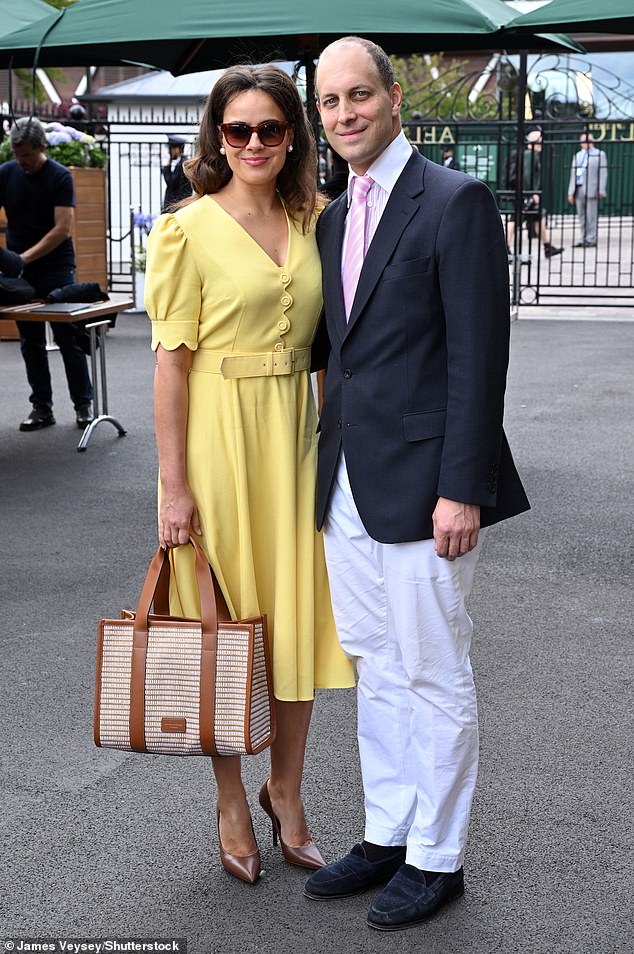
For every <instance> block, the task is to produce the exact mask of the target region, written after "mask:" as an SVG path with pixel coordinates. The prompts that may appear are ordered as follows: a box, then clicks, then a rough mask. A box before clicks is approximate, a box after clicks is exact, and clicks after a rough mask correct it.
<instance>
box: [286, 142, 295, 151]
mask: <svg viewBox="0 0 634 954" xmlns="http://www.w3.org/2000/svg"><path fill="white" fill-rule="evenodd" d="M286 151H287V152H292V151H293V143H291V144H290V146H287V148H286Z"/></svg>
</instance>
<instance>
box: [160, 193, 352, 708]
mask: <svg viewBox="0 0 634 954" xmlns="http://www.w3.org/2000/svg"><path fill="white" fill-rule="evenodd" d="M288 229H289V243H288V253H287V258H286V262H285V263H284V265H283V266H281V267H279V266H278V265H277V264H276V263H275V262H274V261H273V260H272V259H271V258H270V257H269V256H268V255H267V253H266V252H265V251H264V250H263V249H262V248H261V247H260V246H259V245H258V244H257V242H256V241H255V240H254V239H253V238H251V236H250V235H249V234H248V233H247V232H246V231H245V230H244V229H243V228H242V227H241V226H240V225H239V224H238V223H237V222H236V221H235V219H233V218H232V216H230V215H229V213H227V212H226V211H225V210H224V209H223V208H222V207H221V206H220V205H218V203H217V202H216V201H215V200H214V198H213V197H212V196H204V197H202V198H200V199H197V200H196V201H195V202H193V203H191V204H190V205H188V206H186V207H184V208H182V209H180V210H179V211H177V212H175V213H173V214H167V215H162V216H161V217H160V218H159V219H158V220H157V222H156V223H155V225H154V228H153V229H152V232H151V234H150V237H149V240H148V257H147V274H146V283H145V304H146V308H147V311H148V314H149V316H150V318H151V320H152V348H153V349H154V350H156V348H157V347H158V346H159V344H160V345H162V346H163V348H166V349H167V350H173V349H174V348H177V347H178V346H179V345H182V344H185V345H186V346H187V347H188V348H189V349H190V350H191V351H193V352H194V355H193V359H192V370H191V372H190V374H189V383H188V390H189V407H188V419H187V445H186V454H187V478H188V482H189V486H190V488H191V491H192V493H193V495H194V499H195V501H196V506H197V508H198V513H199V516H200V521H201V529H202V546H203V549H204V551H205V553H206V555H207V558H208V560H209V563H210V565H211V566H212V567H213V569H214V572H215V573H216V576H217V578H218V582H219V583H220V586H221V588H222V590H223V593H224V595H225V597H226V599H227V604H228V606H229V609H230V611H231V614H232V617H233V618H234V619H239V618H246V617H250V616H254V615H259V614H260V613H266V614H267V617H268V629H269V641H270V645H271V650H272V654H271V655H272V660H273V684H274V691H275V696H276V698H278V699H280V700H283V701H297V700H306V699H312V698H313V695H314V689H315V688H336V687H337V688H338V687H346V686H352V685H353V684H354V679H353V671H352V664H351V662H350V660H348V659H347V657H346V656H345V654H344V653H343V651H342V650H341V648H340V646H339V643H338V641H337V635H336V631H335V625H334V621H333V617H332V609H331V604H330V593H329V589H328V578H327V575H326V566H325V560H324V553H323V542H322V538H321V534H319V533H317V531H316V529H315V480H316V440H317V438H316V425H317V419H316V411H315V406H314V399H313V393H312V387H311V382H310V374H309V371H308V370H303V371H299V372H297V371H296V372H295V373H290V374H279V375H274V374H271V375H268V376H267V375H265V376H255V377H254V376H245V377H225V376H224V374H223V372H222V371H221V370H220V368H219V364H220V362H221V361H222V360H223V356H225V355H232V356H233V355H253V354H264V353H266V352H272V353H275V352H280V351H282V352H283V353H285V354H286V355H288V354H289V349H302V348H306V347H308V346H309V345H310V344H311V342H312V340H313V337H314V334H315V330H316V327H317V322H318V319H319V313H320V310H321V305H322V300H321V270H320V265H319V255H318V252H317V246H316V242H315V236H314V232H310V233H309V234H307V235H303V234H302V233H301V230H300V229H299V228H298V227H296V226H295V224H294V223H293V221H292V220H291V219H290V218H288ZM283 356H284V354H283ZM249 367H250V368H251V369H252V359H251V360H250V364H249ZM234 368H235V362H234ZM173 564H174V573H173V574H172V577H173V586H172V589H171V592H170V609H171V612H172V613H174V614H176V615H183V616H189V617H199V616H200V607H199V601H198V593H197V587H196V579H195V575H194V567H193V551H192V548H191V547H180V548H178V549H177V550H176V551H174V554H173Z"/></svg>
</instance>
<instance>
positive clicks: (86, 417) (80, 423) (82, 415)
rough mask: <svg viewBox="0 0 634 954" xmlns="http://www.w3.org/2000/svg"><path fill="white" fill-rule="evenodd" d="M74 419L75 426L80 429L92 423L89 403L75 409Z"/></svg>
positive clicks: (92, 418)
mask: <svg viewBox="0 0 634 954" xmlns="http://www.w3.org/2000/svg"><path fill="white" fill-rule="evenodd" d="M75 420H76V421H77V427H81V428H82V429H83V428H84V427H88V425H89V424H92V422H93V420H94V415H93V413H92V408H91V406H90V404H84V405H82V407H78V408H76V409H75Z"/></svg>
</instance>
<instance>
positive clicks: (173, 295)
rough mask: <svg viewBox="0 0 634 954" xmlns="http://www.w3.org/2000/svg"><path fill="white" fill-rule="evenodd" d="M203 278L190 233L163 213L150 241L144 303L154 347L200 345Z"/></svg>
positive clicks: (191, 348)
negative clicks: (190, 240) (199, 330)
mask: <svg viewBox="0 0 634 954" xmlns="http://www.w3.org/2000/svg"><path fill="white" fill-rule="evenodd" d="M201 290H202V279H201V276H200V273H199V270H198V267H197V264H196V259H195V255H194V251H193V249H192V247H191V243H190V242H189V240H188V238H187V235H186V234H185V232H184V231H183V229H182V228H181V226H180V225H179V223H178V221H177V219H176V217H175V216H174V215H171V214H168V215H161V216H160V218H159V219H157V221H156V223H155V225H154V227H153V229H152V231H151V232H150V235H149V238H148V243H147V268H146V274H145V307H146V309H147V313H148V315H149V316H150V320H151V321H152V350H153V351H156V349H157V348H158V346H159V345H162V346H163V347H164V348H166V349H167V350H168V351H173V350H174V349H175V348H178V347H179V345H182V344H184V345H187V347H188V348H189V349H190V350H191V351H196V349H197V348H198V329H199V324H200V314H201Z"/></svg>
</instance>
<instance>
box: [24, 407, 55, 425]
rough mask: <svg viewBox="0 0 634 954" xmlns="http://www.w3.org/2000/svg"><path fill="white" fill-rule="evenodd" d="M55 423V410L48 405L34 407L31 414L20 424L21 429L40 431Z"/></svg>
mask: <svg viewBox="0 0 634 954" xmlns="http://www.w3.org/2000/svg"><path fill="white" fill-rule="evenodd" d="M54 423H55V418H54V417H53V412H52V411H51V409H50V408H48V407H34V408H33V410H32V411H31V413H30V414H29V416H28V417H27V418H26V419H25V420H24V421H22V423H21V424H20V430H21V431H39V430H40V428H42V427H50V426H51V424H54Z"/></svg>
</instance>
